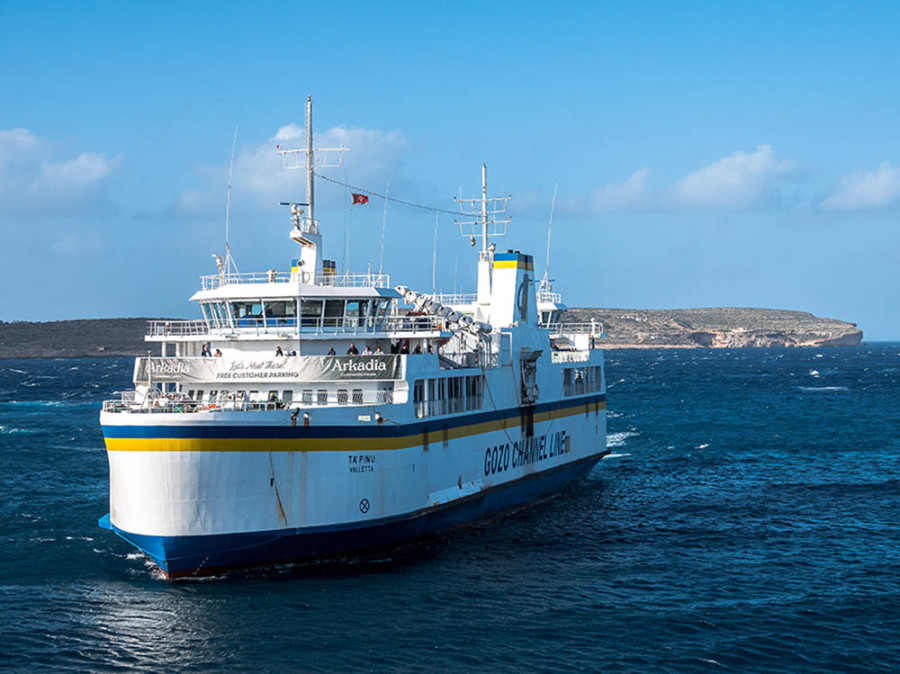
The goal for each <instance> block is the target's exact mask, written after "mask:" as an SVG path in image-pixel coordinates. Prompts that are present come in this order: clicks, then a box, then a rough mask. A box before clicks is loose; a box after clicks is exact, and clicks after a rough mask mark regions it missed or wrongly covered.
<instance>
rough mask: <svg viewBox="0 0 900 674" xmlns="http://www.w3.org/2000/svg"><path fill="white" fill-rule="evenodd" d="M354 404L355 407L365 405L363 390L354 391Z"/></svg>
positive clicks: (356, 389)
mask: <svg viewBox="0 0 900 674" xmlns="http://www.w3.org/2000/svg"><path fill="white" fill-rule="evenodd" d="M353 404H354V405H362V404H363V392H362V389H361V388H355V389H353Z"/></svg>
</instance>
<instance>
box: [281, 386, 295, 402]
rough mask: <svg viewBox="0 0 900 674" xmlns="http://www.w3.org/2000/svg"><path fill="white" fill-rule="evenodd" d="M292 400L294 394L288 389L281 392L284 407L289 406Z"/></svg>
mask: <svg viewBox="0 0 900 674" xmlns="http://www.w3.org/2000/svg"><path fill="white" fill-rule="evenodd" d="M293 399H294V392H293V391H291V390H290V389H287V390H286V391H282V392H281V402H283V403H284V404H285V405H290V404H291V401H292V400H293Z"/></svg>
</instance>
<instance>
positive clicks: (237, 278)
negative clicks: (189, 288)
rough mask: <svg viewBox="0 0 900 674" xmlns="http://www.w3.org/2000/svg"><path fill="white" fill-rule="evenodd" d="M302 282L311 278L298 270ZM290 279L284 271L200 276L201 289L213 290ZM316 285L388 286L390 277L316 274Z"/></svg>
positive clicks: (288, 273)
mask: <svg viewBox="0 0 900 674" xmlns="http://www.w3.org/2000/svg"><path fill="white" fill-rule="evenodd" d="M298 276H299V278H300V280H302V282H303V283H310V282H311V281H312V280H313V279H312V278H311V275H310V274H308V273H303V272H298ZM290 280H291V273H290V272H284V271H274V270H272V271H268V272H249V273H246V274H210V275H208V276H201V277H200V288H201V289H202V290H215V289H216V288H222V287H224V286H228V285H242V284H248V283H287V282H288V281H290ZM315 283H316V285H323V286H331V287H335V288H389V287H390V286H391V277H390V275H389V274H373V273H364V274H361V273H347V274H316V277H315Z"/></svg>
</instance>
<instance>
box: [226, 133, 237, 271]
mask: <svg viewBox="0 0 900 674" xmlns="http://www.w3.org/2000/svg"><path fill="white" fill-rule="evenodd" d="M237 133H238V128H237V125H236V124H235V126H234V138H233V139H232V141H231V163H230V164H229V165H228V189H227V190H226V191H225V269H226V270H228V269H229V268H230V267H234V270H235V271H237V265H236V264H235V263H234V258H232V256H231V246H230V245H228V225H229V221H230V218H231V176H232V174H233V173H234V148H235V147H236V146H237Z"/></svg>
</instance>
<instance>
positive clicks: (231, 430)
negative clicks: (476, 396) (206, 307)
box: [103, 394, 606, 439]
mask: <svg viewBox="0 0 900 674" xmlns="http://www.w3.org/2000/svg"><path fill="white" fill-rule="evenodd" d="M605 402H606V395H605V394H599V395H592V396H581V397H578V398H569V399H566V400H560V401H558V402H553V403H544V404H541V405H535V406H533V407H512V408H509V409H506V410H497V411H493V410H492V411H490V412H479V413H476V414H460V415H456V416H452V417H447V418H444V419H436V420H428V421H416V422H413V423H410V424H403V425H401V426H397V425H395V424H392V423H387V424H382V425H380V426H375V425H372V424H366V425H359V426H349V425H340V426H315V425H312V426H302V425H299V426H296V427H292V426H227V425H220V424H217V425H210V426H208V427H207V426H202V425H199V424H190V425H187V426H111V425H108V424H107V425H104V426H103V435H104V436H105V437H107V438H215V439H219V438H266V439H268V438H393V437H407V436H411V435H419V434H422V433H432V432H440V431H444V430H449V429H453V428H459V427H462V426H470V425H474V424H479V423H483V422H488V421H497V420H500V419H518V418H519V417H521V415H522V414H525V413H529V412H534V413H535V414H541V413H543V412H556V411H559V410H566V409H571V408H573V407H579V406H583V405H593V404H595V403H605Z"/></svg>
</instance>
